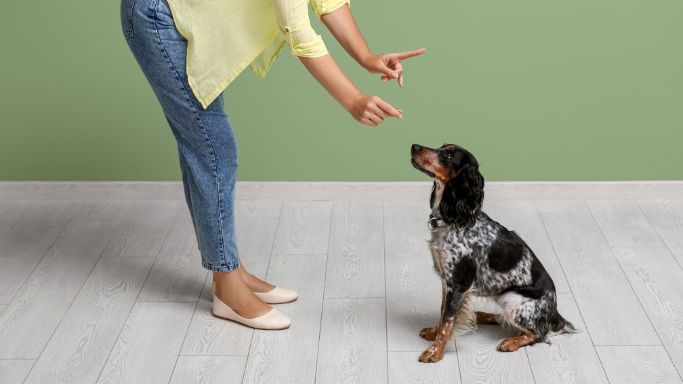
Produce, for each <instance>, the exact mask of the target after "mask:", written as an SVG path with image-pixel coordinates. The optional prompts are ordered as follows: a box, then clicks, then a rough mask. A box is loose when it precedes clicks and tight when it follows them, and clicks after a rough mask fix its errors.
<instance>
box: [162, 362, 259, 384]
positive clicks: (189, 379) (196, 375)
mask: <svg viewBox="0 0 683 384" xmlns="http://www.w3.org/2000/svg"><path fill="white" fill-rule="evenodd" d="M246 362H247V358H246V356H180V357H178V362H176V365H175V370H174V371H173V376H172V377H171V384H239V383H241V382H242V374H243V373H244V365H245V364H246Z"/></svg>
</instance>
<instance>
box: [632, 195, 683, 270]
mask: <svg viewBox="0 0 683 384" xmlns="http://www.w3.org/2000/svg"><path fill="white" fill-rule="evenodd" d="M640 207H641V209H642V210H643V212H644V213H645V215H646V216H647V218H648V220H649V221H650V223H651V224H652V226H654V227H655V230H656V231H657V233H658V234H659V236H660V237H661V238H662V240H664V243H666V245H667V246H668V247H669V249H670V250H671V252H673V254H674V256H676V260H677V261H678V265H680V266H681V267H683V200H648V201H641V202H640Z"/></svg>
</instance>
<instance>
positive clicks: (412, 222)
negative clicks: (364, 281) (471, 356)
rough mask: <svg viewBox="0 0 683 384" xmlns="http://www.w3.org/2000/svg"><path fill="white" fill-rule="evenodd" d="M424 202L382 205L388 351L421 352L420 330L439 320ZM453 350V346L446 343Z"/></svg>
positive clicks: (438, 287)
mask: <svg viewBox="0 0 683 384" xmlns="http://www.w3.org/2000/svg"><path fill="white" fill-rule="evenodd" d="M428 216H429V207H428V205H427V203H425V202H420V203H418V202H385V204H384V232H385V234H384V239H385V240H384V248H385V254H386V265H385V268H386V303H387V336H388V340H387V341H388V348H389V351H391V352H393V351H420V352H421V351H423V350H424V349H426V348H427V347H428V346H429V343H427V342H426V341H425V340H423V339H422V338H421V337H420V336H419V332H420V329H422V328H424V327H433V326H434V325H435V324H436V322H437V321H438V320H439V312H440V308H441V281H440V280H439V277H438V276H437V275H436V273H435V272H434V264H433V262H432V256H431V254H430V253H429V249H428V248H427V239H429V231H428V229H427V217H428ZM447 348H448V350H449V351H453V350H454V346H453V343H449V344H448V347H447Z"/></svg>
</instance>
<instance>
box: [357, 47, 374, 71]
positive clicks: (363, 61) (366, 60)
mask: <svg viewBox="0 0 683 384" xmlns="http://www.w3.org/2000/svg"><path fill="white" fill-rule="evenodd" d="M356 61H357V62H358V64H359V65H360V66H361V67H363V68H365V70H367V71H370V69H371V68H373V66H374V64H375V63H376V62H377V55H375V54H374V53H372V52H370V51H368V52H367V53H366V54H364V55H362V56H360V57H359V58H358V59H357V60H356Z"/></svg>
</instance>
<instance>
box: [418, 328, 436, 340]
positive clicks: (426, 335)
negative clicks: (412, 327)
mask: <svg viewBox="0 0 683 384" xmlns="http://www.w3.org/2000/svg"><path fill="white" fill-rule="evenodd" d="M420 337H421V338H423V339H425V340H427V341H434V340H436V329H435V328H422V330H421V331H420Z"/></svg>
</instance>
